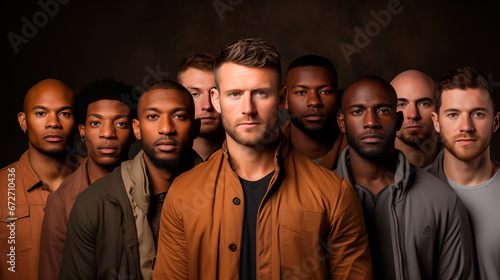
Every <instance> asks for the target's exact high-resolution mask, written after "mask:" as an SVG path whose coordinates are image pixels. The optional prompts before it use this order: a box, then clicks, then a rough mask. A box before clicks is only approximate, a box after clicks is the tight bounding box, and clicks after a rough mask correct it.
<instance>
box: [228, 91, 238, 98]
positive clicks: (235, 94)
mask: <svg viewBox="0 0 500 280" xmlns="http://www.w3.org/2000/svg"><path fill="white" fill-rule="evenodd" d="M227 95H228V96H229V97H238V96H240V93H239V92H230V93H228V94H227Z"/></svg>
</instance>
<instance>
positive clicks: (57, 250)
mask: <svg viewBox="0 0 500 280" xmlns="http://www.w3.org/2000/svg"><path fill="white" fill-rule="evenodd" d="M127 96H128V97H132V87H130V86H127V85H125V84H124V83H121V82H117V81H115V80H113V79H100V80H96V81H94V82H92V83H90V84H88V85H87V86H86V87H84V88H83V89H82V91H81V92H80V94H79V95H78V96H77V99H76V105H75V120H76V121H77V123H78V128H79V131H80V137H81V139H82V142H81V143H82V144H83V145H85V147H86V150H87V158H86V159H85V160H84V161H83V162H82V164H81V165H80V167H79V168H78V169H77V170H76V171H75V172H73V173H72V174H71V175H70V176H69V177H68V178H66V180H64V182H63V183H62V184H61V186H60V187H59V188H58V189H57V190H56V191H55V192H53V193H52V194H50V195H49V197H48V198H47V207H46V211H45V216H44V218H43V224H42V234H41V237H40V265H39V271H38V279H40V280H50V279H58V277H59V268H60V266H61V259H62V254H63V248H64V240H65V239H66V225H67V224H68V217H69V213H70V211H71V208H72V207H73V203H75V199H76V197H77V196H78V195H79V194H80V193H81V192H82V191H84V190H85V189H86V188H87V187H88V186H89V184H92V183H94V182H95V181H96V180H97V179H99V178H101V177H102V176H104V175H106V174H108V173H110V172H111V171H113V169H114V168H115V167H117V166H119V165H120V163H121V162H122V161H124V160H126V159H127V158H128V152H129V149H130V144H131V142H132V138H133V137H134V136H133V133H132V118H133V115H134V114H133V112H135V110H133V109H132V108H131V107H130V106H129V105H128V104H125V103H124V101H123V100H125V99H124V98H125V97H127Z"/></svg>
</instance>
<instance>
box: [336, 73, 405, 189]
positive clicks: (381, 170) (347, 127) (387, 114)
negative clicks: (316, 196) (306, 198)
mask: <svg viewBox="0 0 500 280" xmlns="http://www.w3.org/2000/svg"><path fill="white" fill-rule="evenodd" d="M396 106H397V97H396V92H395V91H394V89H393V88H392V86H390V84H389V83H387V82H385V81H383V80H381V79H378V78H375V77H371V76H368V77H363V78H361V79H359V80H357V81H356V82H354V83H353V84H352V85H350V86H349V87H348V88H347V90H346V91H345V93H344V96H343V98H342V113H339V114H338V115H337V122H338V125H339V127H340V130H341V131H342V132H344V133H346V134H347V136H348V141H349V155H350V166H356V168H351V170H350V173H351V176H352V178H353V180H354V183H355V184H358V185H362V186H364V187H366V188H368V189H369V190H370V191H371V192H372V193H373V194H375V195H377V194H378V193H379V192H380V191H381V190H382V189H384V188H385V187H386V186H389V185H391V184H393V183H394V173H395V170H396V160H397V159H396V152H395V147H394V139H395V135H396V131H397V130H399V128H400V127H401V124H402V121H403V119H402V118H403V116H402V114H401V112H397V107H396Z"/></svg>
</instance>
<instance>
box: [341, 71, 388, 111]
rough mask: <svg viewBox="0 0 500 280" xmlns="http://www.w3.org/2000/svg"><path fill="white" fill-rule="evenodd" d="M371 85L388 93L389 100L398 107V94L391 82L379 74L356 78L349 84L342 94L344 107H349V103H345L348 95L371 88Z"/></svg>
mask: <svg viewBox="0 0 500 280" xmlns="http://www.w3.org/2000/svg"><path fill="white" fill-rule="evenodd" d="M371 87H377V88H380V89H382V90H383V92H384V94H386V95H387V97H388V100H390V101H391V104H394V108H395V107H396V104H397V95H396V91H395V90H394V88H393V87H392V86H391V84H389V83H388V82H387V81H385V80H384V79H382V78H379V77H377V76H363V77H361V78H358V79H356V80H354V82H352V83H351V84H350V85H348V86H347V88H346V90H345V92H344V94H343V95H342V102H341V104H342V109H344V108H347V107H346V106H347V104H344V103H345V100H346V97H347V96H348V95H350V94H354V93H357V92H359V91H365V90H366V89H370V88H371Z"/></svg>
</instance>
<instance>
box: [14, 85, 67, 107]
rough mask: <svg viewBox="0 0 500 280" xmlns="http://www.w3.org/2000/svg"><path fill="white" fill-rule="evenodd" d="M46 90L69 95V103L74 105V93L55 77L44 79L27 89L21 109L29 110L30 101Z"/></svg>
mask: <svg viewBox="0 0 500 280" xmlns="http://www.w3.org/2000/svg"><path fill="white" fill-rule="evenodd" d="M47 92H58V93H59V94H61V95H64V96H66V97H69V98H70V99H71V100H72V102H71V104H72V105H74V100H75V93H74V92H73V90H72V89H71V88H70V87H69V86H68V85H66V84H65V83H63V82H61V81H59V80H56V79H45V80H42V81H40V82H38V83H37V84H36V85H34V86H33V87H31V88H30V89H29V90H28V92H27V93H26V95H25V96H24V103H23V111H24V112H26V111H27V110H30V109H31V107H32V106H30V103H31V102H32V101H33V100H34V99H36V98H37V97H38V96H40V95H41V94H44V93H47Z"/></svg>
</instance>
